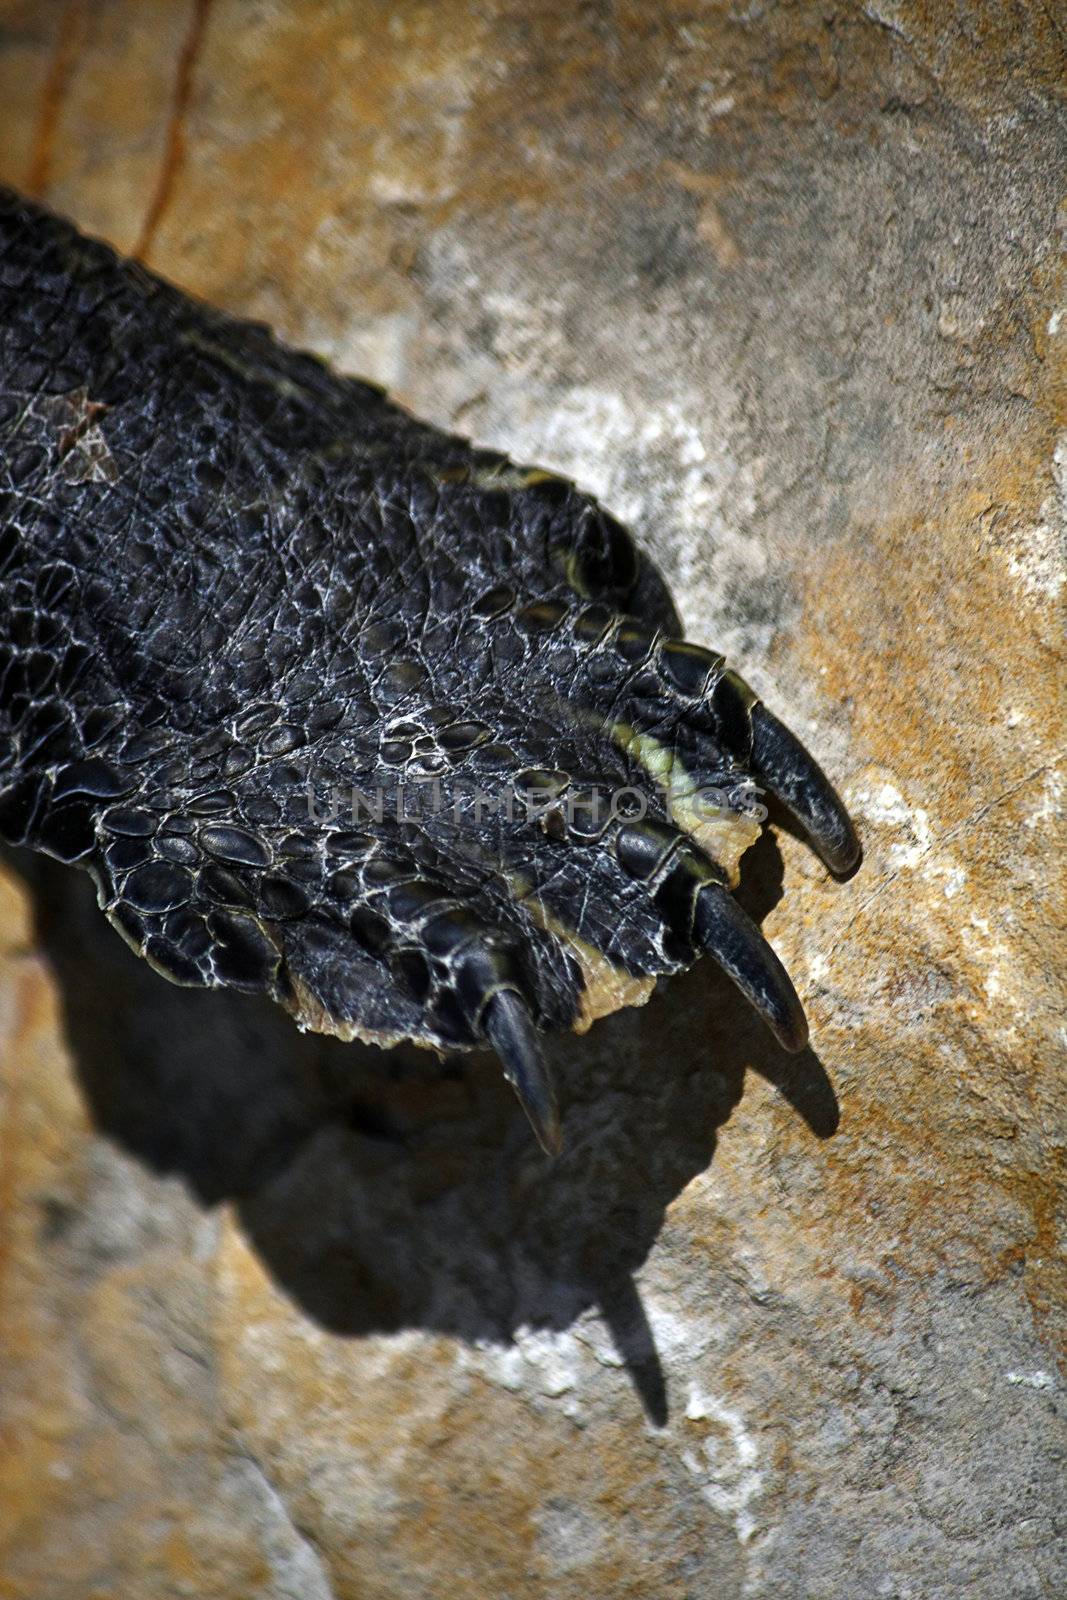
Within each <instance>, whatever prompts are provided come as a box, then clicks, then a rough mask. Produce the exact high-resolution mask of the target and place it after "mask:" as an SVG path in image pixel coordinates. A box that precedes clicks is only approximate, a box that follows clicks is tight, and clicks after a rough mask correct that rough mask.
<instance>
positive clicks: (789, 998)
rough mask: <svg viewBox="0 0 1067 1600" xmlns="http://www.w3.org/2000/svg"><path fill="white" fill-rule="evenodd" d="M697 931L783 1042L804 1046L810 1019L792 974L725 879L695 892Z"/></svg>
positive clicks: (788, 1045) (791, 1047)
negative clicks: (696, 894)
mask: <svg viewBox="0 0 1067 1600" xmlns="http://www.w3.org/2000/svg"><path fill="white" fill-rule="evenodd" d="M695 933H696V937H697V939H698V941H699V943H700V944H701V945H702V946H703V948H704V949H705V950H706V951H707V952H708V954H709V955H711V956H713V957H714V958H715V960H716V961H717V962H718V963H719V966H720V967H722V969H723V971H724V972H725V973H726V975H727V976H728V977H730V978H732V979H733V981H734V983H736V985H737V987H738V988H739V989H740V990H741V993H742V994H743V995H744V996H745V998H746V999H747V1000H748V1001H750V1002H751V1004H752V1005H753V1006H754V1007H755V1008H756V1010H757V1011H758V1012H759V1014H760V1016H761V1017H762V1018H763V1020H764V1021H765V1022H766V1023H767V1025H768V1027H769V1028H770V1029H771V1032H772V1033H773V1034H774V1035H775V1037H776V1038H777V1039H778V1041H779V1043H780V1044H781V1046H782V1048H783V1049H784V1050H790V1051H797V1050H803V1048H804V1046H805V1045H806V1044H807V1042H808V1023H807V1018H806V1017H805V1015H804V1008H803V1006H802V1005H801V1004H800V1000H799V999H798V997H797V992H796V990H795V989H794V988H793V984H792V982H791V980H790V977H789V974H788V972H786V970H785V968H784V967H783V966H782V963H781V962H780V961H779V959H778V957H777V956H776V955H775V953H774V951H773V950H772V949H771V947H770V945H769V944H768V943H767V941H766V939H765V938H764V937H763V935H762V933H760V931H759V929H758V928H757V926H756V924H755V923H754V922H753V921H752V919H751V917H749V916H748V915H747V914H746V913H745V912H744V911H742V909H741V907H740V906H739V905H738V903H737V901H736V900H735V899H734V898H733V896H732V895H731V894H730V893H729V891H728V890H726V889H725V888H723V887H722V885H721V884H717V883H707V884H705V885H704V887H703V889H702V890H701V891H700V894H699V895H698V896H697V902H696V919H695Z"/></svg>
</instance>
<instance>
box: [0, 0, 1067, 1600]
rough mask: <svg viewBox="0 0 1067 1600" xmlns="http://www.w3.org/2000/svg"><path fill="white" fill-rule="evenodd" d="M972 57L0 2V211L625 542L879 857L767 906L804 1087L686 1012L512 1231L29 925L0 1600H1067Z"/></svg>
mask: <svg viewBox="0 0 1067 1600" xmlns="http://www.w3.org/2000/svg"><path fill="white" fill-rule="evenodd" d="M953 18H954V19H956V20H953V21H951V22H950V21H948V20H947V19H946V18H944V17H943V16H942V14H941V13H940V12H939V11H938V10H937V8H928V7H920V6H917V5H910V4H904V3H900V4H897V3H894V4H892V5H880V6H877V7H875V6H868V7H866V8H865V9H861V8H860V7H858V6H852V5H843V6H840V7H837V8H835V9H832V10H826V9H825V8H824V9H819V8H812V7H802V6H791V7H781V8H778V9H772V10H769V11H761V10H760V8H748V9H743V8H734V7H730V6H726V5H717V4H716V5H708V6H705V7H693V6H692V5H685V6H682V5H675V4H673V3H671V4H663V5H660V6H655V7H646V8H643V9H642V8H638V7H623V8H616V9H615V10H614V11H613V12H611V13H608V12H602V11H600V10H596V9H595V8H594V9H592V10H590V9H588V8H586V9H583V10H579V11H578V12H577V13H576V12H575V10H574V8H573V7H572V6H570V5H564V4H563V3H562V0H559V3H557V0H545V3H544V4H542V5H541V6H538V7H535V8H534V9H533V12H530V11H529V10H528V9H527V10H525V11H524V10H523V9H522V8H516V7H514V6H509V5H506V4H505V3H504V0H488V3H486V4H484V5H480V6H477V7H474V6H470V5H468V4H465V3H459V0H448V3H445V4H441V5H438V6H434V7H429V6H419V5H413V4H412V5H407V4H403V5H398V6H384V5H383V6H380V7H379V6H367V7H360V8H348V7H343V6H337V7H334V6H329V7H328V6H320V5H314V4H311V3H310V0H308V3H305V0H300V3H295V0H294V3H289V4H281V3H280V0H278V3H263V4H260V5H257V6H255V7H249V6H247V5H238V4H237V3H236V0H214V3H206V0H195V3H191V4H189V5H188V6H186V7H182V6H177V5H171V4H163V3H159V4H149V5H145V4H143V3H139V4H135V3H133V0H110V3H109V4H107V5H101V6H86V5H78V4H73V5H70V4H59V3H58V0H56V3H49V4H43V5H42V4H40V3H39V0H37V3H34V4H28V3H25V0H0V104H3V105H4V106H5V107H7V108H8V115H7V116H6V117H5V118H3V119H2V121H3V126H2V128H0V178H2V179H3V180H5V181H11V182H15V183H17V184H20V185H22V186H23V187H30V188H33V187H36V188H37V189H38V190H39V191H40V192H42V193H44V194H45V195H46V196H47V197H48V198H49V199H50V200H51V201H52V202H53V203H54V204H56V205H57V206H59V207H60V208H61V209H64V210H66V211H68V212H69V213H70V214H72V215H73V216H74V217H75V218H76V220H78V221H79V222H81V223H82V224H83V225H84V226H86V227H89V228H93V229H97V230H99V231H102V232H103V233H105V234H106V235H107V236H109V237H111V238H112V239H114V240H115V241H116V242H117V243H119V244H120V245H122V246H123V247H125V248H128V249H136V248H140V249H141V250H142V252H143V254H144V255H145V259H146V260H147V261H148V262H149V263H150V264H151V265H152V266H153V267H155V268H157V269H158V270H160V271H162V272H164V273H165V274H167V275H169V276H171V277H173V278H175V279H176V280H177V281H178V282H180V283H182V284H183V285H184V286H185V287H187V288H188V289H190V290H192V291H194V292H196V293H199V294H202V295H205V296H207V297H208V298H210V299H212V300H214V301H216V302H217V303H219V304H222V305H226V306H229V307H230V308H232V309H234V310H236V311H240V312H243V313H246V314H252V315H258V316H265V317H267V318H269V319H270V320H271V321H272V322H273V323H274V324H275V325H276V326H277V327H278V329H279V331H280V332H282V333H283V334H284V335H285V336H287V337H289V338H290V339H294V340H297V341H300V342H303V343H308V344H311V345H313V346H315V347H316V348H318V349H320V350H321V351H323V352H324V353H326V354H328V355H330V356H331V358H333V359H334V360H336V361H338V362H340V363H341V365H343V366H345V367H346V368H348V369H350V370H355V371H360V372H363V373H365V374H366V375H367V376H370V377H373V378H376V379H378V380H379V381H382V382H385V383H387V384H388V385H389V386H390V387H391V388H392V389H393V390H394V391H395V392H396V393H397V394H398V395H399V397H400V398H402V399H403V400H405V401H406V402H407V403H409V404H411V405H412V406H413V407H415V408H416V409H417V410H418V411H420V412H421V413H422V414H424V415H427V416H429V417H431V418H433V419H434V420H437V421H439V422H441V423H443V424H446V425H448V426H453V427H458V428H461V429H463V430H464V431H466V432H469V433H471V434H472V435H475V436H477V437H478V439H479V440H480V441H482V442H484V443H486V444H495V445H499V446H502V447H504V448H507V449H508V450H509V451H511V452H512V453H513V454H515V455H517V456H518V457H519V458H520V459H527V460H539V461H543V462H546V463H547V464H548V465H551V466H554V467H556V468H558V469H561V470H564V471H567V472H571V473H573V474H574V475H575V476H577V477H578V478H579V480H580V481H582V482H583V483H584V484H586V485H587V486H588V487H590V488H592V489H594V490H596V491H597V492H598V493H600V494H602V495H603V496H604V497H605V499H606V500H607V502H608V503H609V505H610V506H611V507H612V509H613V510H615V511H616V512H618V513H619V514H621V515H623V516H625V517H627V518H629V519H630V520H631V521H632V522H633V524H634V526H635V527H636V529H637V531H638V533H639V535H640V536H641V538H642V539H643V540H644V541H645V543H646V544H647V545H648V547H649V548H650V549H652V550H654V552H655V553H656V556H657V558H658V559H659V560H660V561H661V562H662V564H663V566H664V568H665V570H666V571H667V572H668V574H669V575H670V577H671V580H672V582H673V583H674V585H675V587H676V592H677V594H678V597H679V600H680V603H681V606H682V609H683V613H684V615H685V617H686V621H687V623H688V626H689V629H690V632H691V634H692V636H693V637H695V638H698V639H701V640H702V641H704V642H706V643H708V644H711V645H714V646H715V647H717V648H720V649H727V650H729V651H730V652H731V654H732V656H733V657H734V659H735V660H736V661H737V663H738V664H739V665H740V666H741V667H742V668H743V670H744V671H745V674H746V676H747V677H748V678H749V679H750V680H751V681H752V682H753V684H754V686H755V687H757V688H758V689H759V690H760V691H761V692H763V693H765V694H766V696H767V698H768V700H769V701H770V702H771V703H772V704H774V705H775V706H777V707H778V708H779V709H781V710H783V711H784V712H786V713H787V714H788V715H789V716H790V718H791V720H792V722H793V724H794V726H795V727H796V728H797V730H798V732H800V733H801V734H802V736H804V737H806V738H808V739H809V740H810V742H811V743H812V745H813V746H814V747H815V748H816V749H817V750H818V751H819V752H820V754H822V755H823V756H824V757H825V759H826V762H827V764H828V765H829V766H830V768H831V769H832V770H833V771H834V772H835V774H837V775H838V776H839V777H840V779H841V780H842V785H843V788H844V791H845V793H846V795H847V797H848V798H849V801H850V803H851V804H852V805H853V807H854V809H855V812H856V815H857V818H858V819H859V821H860V824H861V827H862V829H863V833H864V839H865V844H866V861H865V863H864V866H863V868H862V870H861V872H860V873H859V875H858V876H857V877H856V878H855V879H854V880H853V881H852V882H851V883H849V884H847V885H844V886H840V885H835V884H832V883H828V882H827V881H826V880H825V878H824V876H823V875H822V873H821V870H820V869H819V868H818V866H817V864H816V863H814V862H813V861H812V859H811V858H810V857H809V856H808V855H807V854H806V853H805V852H804V851H803V850H802V848H801V847H800V846H799V845H797V844H796V843H795V842H794V841H793V840H792V839H791V838H789V837H788V836H786V835H783V834H780V833H779V834H778V835H777V843H775V842H773V841H768V842H766V843H764V844H761V845H759V846H758V847H757V848H756V849H755V850H754V851H752V852H750V854H749V856H748V857H747V858H746V860H745V864H744V874H743V880H744V885H745V887H744V893H745V895H746V897H747V900H748V903H749V905H750V907H751V908H752V909H754V910H755V911H757V912H758V913H760V914H761V915H762V916H763V920H764V927H765V929H766V931H767V932H768V934H769V936H770V937H771V938H772V939H773V940H774V941H775V943H776V945H777V947H778V948H779V950H780V951H781V953H782V955H783V957H784V959H785V960H786V962H787V964H788V965H789V967H790V968H791V970H792V972H793V973H794V974H795V975H796V977H797V979H798V982H799V984H800V987H801V991H802V994H803V997H804V999H805V1002H806V1004H807V1006H808V1009H809V1014H810V1016H811V1019H812V1023H813V1046H814V1048H813V1051H812V1052H809V1053H808V1054H807V1055H805V1056H804V1057H801V1058H800V1059H799V1061H790V1060H788V1059H787V1058H785V1057H783V1056H781V1055H780V1054H778V1053H777V1052H776V1051H775V1050H774V1048H773V1046H772V1045H770V1044H769V1043H768V1042H767V1040H766V1039H765V1038H764V1036H763V1035H762V1033H761V1032H760V1030H759V1029H758V1028H757V1027H756V1025H755V1024H754V1023H753V1022H752V1021H751V1020H750V1019H749V1018H748V1017H747V1016H746V1015H744V1014H743V1013H742V1011H741V1010H740V1009H739V1005H738V1003H737V1002H736V1001H735V1000H734V998H733V997H732V995H731V993H730V992H729V990H728V989H727V987H726V986H725V985H724V984H722V983H721V982H719V981H718V980H717V979H716V978H715V977H714V976H713V975H712V974H711V973H710V972H709V971H707V970H704V969H698V970H696V971H694V972H692V973H690V974H688V975H687V976H686V977H685V978H683V979H680V980H677V981H675V982H673V983H671V984H669V985H666V986H664V987H662V988H661V989H660V990H659V991H657V993H656V994H655V995H654V996H653V997H652V998H651V1000H650V1001H649V1003H648V1005H647V1006H645V1007H644V1008H643V1009H640V1010H633V1011H627V1012H624V1013H622V1014H620V1015H618V1016H616V1017H613V1018H610V1019H607V1020H606V1021H603V1022H599V1023H597V1024H596V1025H595V1026H594V1027H593V1029H592V1030H591V1032H590V1033H589V1034H588V1035H586V1036H585V1037H584V1038H582V1039H580V1040H579V1039H567V1040H562V1041H560V1042H559V1044H558V1046H557V1048H556V1057H557V1060H558V1062H559V1068H560V1074H561V1077H562V1079H563V1082H564V1088H565V1098H566V1105H567V1115H566V1134H567V1141H568V1146H567V1151H566V1153H565V1155H564V1157H563V1158H562V1159H561V1161H560V1162H559V1163H558V1165H557V1167H556V1169H554V1170H550V1169H548V1168H546V1166H545V1164H544V1162H543V1161H542V1159H541V1157H540V1156H539V1155H538V1154H537V1152H536V1150H535V1148H534V1147H533V1146H532V1143H531V1141H530V1140H529V1138H528V1136H527V1134H526V1131H525V1128H524V1125H523V1123H522V1121H521V1117H520V1116H519V1114H518V1113H517V1111H516V1110H515V1108H514V1106H513V1105H512V1102H511V1099H510V1097H509V1093H508V1091H507V1089H506V1087H505V1086H503V1085H502V1084H501V1083H500V1082H499V1079H498V1075H497V1073H496V1070H495V1068H494V1067H493V1066H492V1064H491V1063H488V1062H485V1061H480V1060H472V1061H470V1062H467V1063H466V1064H465V1065H464V1066H463V1067H462V1070H460V1071H457V1072H450V1071H442V1070H440V1069H438V1068H437V1067H436V1066H435V1065H434V1063H433V1062H432V1061H430V1060H427V1059H424V1058H422V1057H421V1056H419V1055H418V1054H417V1053H410V1052H409V1053H404V1052H397V1053H396V1054H395V1055H389V1056H381V1055H376V1054H375V1053H374V1052H372V1051H369V1050H364V1049H362V1048H360V1047H358V1046H351V1047H349V1046H343V1045H341V1044H339V1043H338V1042H336V1041H331V1040H318V1039H312V1038H306V1037H304V1038H302V1037H300V1036H299V1035H297V1034H296V1033H295V1030H293V1029H292V1027H291V1025H290V1024H289V1023H288V1021H287V1019H286V1018H285V1017H284V1016H282V1015H281V1014H280V1013H279V1014H275V1013H274V1012H273V1011H270V1010H267V1009H264V1008H262V1007H257V1006H254V1005H252V1004H250V1003H247V1002H244V1001H241V1000H237V999H233V998H227V997H220V996H210V995H196V994H190V993H187V992H184V991H178V990H174V989H170V988H169V987H167V986H166V985H164V984H162V983H161V981H160V980H159V979H158V978H156V977H155V976H154V975H153V974H152V973H151V972H149V971H148V970H147V969H144V970H142V969H141V967H140V966H139V965H138V964H137V963H136V962H135V961H134V959H133V957H132V956H131V955H130V954H129V952H128V951H126V949H125V947H123V946H122V945H121V944H120V942H119V941H118V940H117V939H116V938H115V937H114V935H113V934H111V933H110V932H109V931H108V929H107V928H106V927H105V926H104V924H103V922H102V920H101V919H100V918H99V916H98V914H97V913H96V911H95V908H94V907H93V906H92V905H91V904H90V903H89V901H88V897H87V895H86V893H85V892H84V890H85V886H84V885H83V884H82V883H81V881H80V880H78V879H77V878H76V876H75V875H73V874H69V873H66V872H63V871H61V870H59V869H51V870H36V869H35V870H34V871H33V873H32V874H31V876H32V877H33V896H32V909H31V898H30V892H29V890H28V889H27V888H26V887H25V885H24V884H23V882H22V880H21V878H20V877H19V876H18V875H17V874H18V872H19V871H21V870H25V869H26V867H27V864H26V862H24V861H23V862H20V863H15V864H13V869H12V873H11V875H10V876H9V877H6V878H4V879H3V881H2V896H3V898H2V900H0V934H2V950H0V1071H2V1084H3V1101H2V1107H3V1111H2V1115H3V1119H4V1134H3V1141H2V1152H3V1153H2V1158H0V1162H2V1164H0V1350H2V1352H3V1354H2V1363H3V1365H2V1371H0V1428H2V1430H3V1433H2V1438H3V1448H2V1454H0V1595H2V1596H5V1597H7V1596H10V1597H13V1600H68V1597H69V1600H87V1597H92V1600H96V1597H103V1596H111V1595H122V1596H123V1597H124V1600H126V1597H137V1600H140V1597H144V1600H157V1597H163V1596H171V1595H191V1596H203V1597H205V1600H206V1597H211V1600H217V1597H220V1596H225V1597H227V1600H230V1597H238V1596H240V1597H243V1596H257V1597H259V1596H265V1597H268V1600H281V1597H286V1600H288V1597H295V1596H300V1597H301V1600H304V1597H310V1600H319V1597H324V1596H328V1595H336V1596H338V1597H341V1596H343V1597H345V1600H393V1597H401V1596H402V1597H404V1600H409V1597H410V1600H431V1597H432V1600H452V1597H454V1596H456V1595H464V1596H482V1595H486V1596H490V1595H491V1596H493V1597H494V1600H496V1597H499V1596H506V1597H508V1600H549V1597H551V1600H569V1597H571V1596H574V1597H578V1596H581V1597H583V1600H585V1597H587V1596H590V1595H592V1596H596V1597H600V1596H604V1597H610V1600H616V1597H623V1596H633V1597H637V1596H641V1597H646V1596H652V1597H656V1600H660V1597H663V1600H676V1597H677V1600H681V1597H683V1596H686V1597H694V1600H697V1597H699V1600H704V1597H706V1596H707V1597H710V1596H716V1597H722V1600H732V1597H734V1596H737V1597H740V1596H742V1595H745V1596H755V1597H764V1596H766V1597H770V1596H772V1595H773V1596H775V1597H776V1600H783V1597H796V1600H809V1597H814V1596H818V1597H819V1600H833V1597H837V1596H841V1597H845V1596H847V1597H849V1600H853V1597H855V1596H867V1595H870V1596H879V1595H884V1596H893V1595H897V1596H901V1597H904V1596H912V1597H918V1596H923V1597H931V1600H932V1597H934V1596H937V1597H939V1600H940V1597H941V1596H946V1597H947V1596H964V1595H967V1596H971V1595H981V1596H982V1597H983V1600H1001V1597H1003V1600H1008V1597H1011V1600H1017V1597H1025V1596H1028V1595H1033V1596H1037V1595H1043V1594H1051V1593H1058V1592H1061V1591H1062V1590H1064V1589H1065V1588H1067V1563H1065V1560H1064V1555H1063V1546H1062V1544H1057V1542H1056V1533H1055V1529H1054V1523H1053V1510H1054V1507H1055V1504H1056V1500H1057V1496H1058V1493H1059V1492H1060V1488H1059V1486H1060V1484H1061V1482H1062V1455H1063V1432H1062V1423H1061V1422H1060V1420H1059V1417H1060V1408H1061V1399H1060V1396H1061V1385H1062V1377H1061V1375H1060V1368H1059V1367H1058V1365H1057V1361H1058V1359H1059V1356H1060V1353H1061V1347H1062V1333H1063V1326H1064V1302H1065V1299H1067V1294H1065V1285H1064V1274H1063V1254H1062V1233H1061V1230H1062V1212H1063V1194H1064V1188H1063V1166H1062V1150H1063V1139H1064V1126H1065V1122H1064V1103H1065V1098H1067V1096H1065V1092H1064V1078H1063V1060H1064V1035H1063V1032H1062V1027H1063V951H1064V948H1065V941H1064V922H1065V914H1064V899H1063V892H1062V877H1061V867H1060V858H1061V854H1062V852H1061V851H1058V850H1057V848H1056V844H1057V840H1056V837H1055V831H1054V830H1055V827H1056V821H1057V816H1058V805H1059V795H1060V787H1059V785H1060V782H1061V776H1060V774H1061V768H1060V766H1059V764H1058V763H1059V754H1058V740H1059V733H1060V727H1061V726H1062V721H1063V718H1062V698H1060V696H1059V693H1058V691H1059V689H1060V687H1061V684H1062V678H1061V676H1060V661H1061V659H1062V658H1061V657H1060V655H1059V651H1060V649H1061V631H1062V610H1061V590H1062V582H1063V557H1062V553H1061V548H1060V540H1061V539H1062V536H1063V533H1064V524H1065V517H1067V512H1065V501H1067V358H1065V351H1067V289H1065V286H1064V282H1063V277H1062V248H1063V242H1064V231H1065V228H1067V212H1065V211H1064V209H1063V204H1062V203H1063V194H1062V173H1063V171H1064V170H1065V162H1064V157H1065V155H1067V132H1065V123H1064V111H1063V105H1062V83H1063V81H1064V58H1063V37H1062V29H1060V30H1058V29H1057V26H1056V19H1055V16H1054V8H1045V9H1044V10H1042V9H1041V8H1029V9H1026V8H1009V7H1002V6H1000V5H997V4H994V3H992V0H990V3H989V4H984V5H983V4H978V3H974V4H970V5H968V6H966V7H964V8H963V11H962V12H961V11H960V8H958V7H957V8H955V9H954V11H953ZM1057 185H1059V187H1057ZM749 1069H754V1070H749ZM664 1403H665V1404H666V1409H667V1417H666V1421H663V1416H662V1411H663V1406H664Z"/></svg>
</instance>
